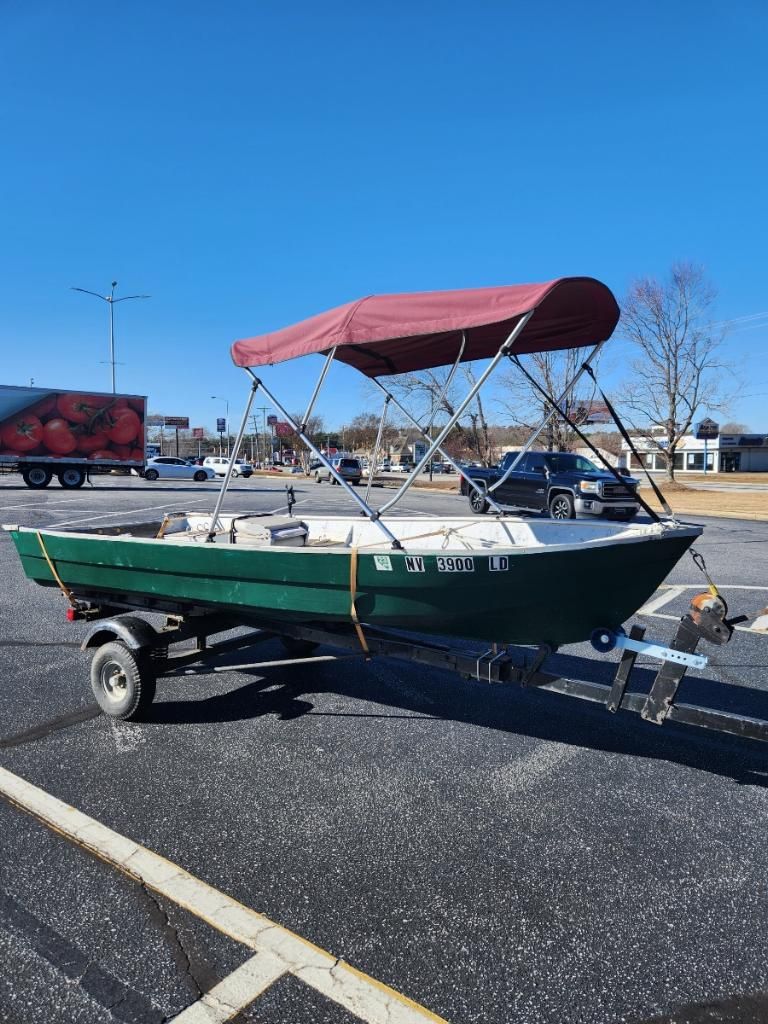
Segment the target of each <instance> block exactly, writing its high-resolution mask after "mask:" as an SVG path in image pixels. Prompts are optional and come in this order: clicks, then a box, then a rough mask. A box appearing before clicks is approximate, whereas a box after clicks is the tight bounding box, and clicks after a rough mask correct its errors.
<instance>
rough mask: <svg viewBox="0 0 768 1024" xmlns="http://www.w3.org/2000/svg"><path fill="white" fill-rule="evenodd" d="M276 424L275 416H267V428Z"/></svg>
mask: <svg viewBox="0 0 768 1024" xmlns="http://www.w3.org/2000/svg"><path fill="white" fill-rule="evenodd" d="M276 423H277V416H267V426H268V427H274V426H275V424H276Z"/></svg>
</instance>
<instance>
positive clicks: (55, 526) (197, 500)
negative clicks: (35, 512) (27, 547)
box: [46, 497, 209, 530]
mask: <svg viewBox="0 0 768 1024" xmlns="http://www.w3.org/2000/svg"><path fill="white" fill-rule="evenodd" d="M208 500H209V498H208V497H205V498H195V500H194V501H186V502H185V504H186V505H199V504H200V503H201V502H203V501H208ZM177 504H178V502H175V501H165V502H163V504H162V505H147V506H146V507H145V508H126V509H123V510H122V511H121V512H105V513H104V514H103V515H100V516H86V517H85V518H84V519H66V520H65V521H64V522H62V523H53V524H52V525H51V526H47V527H46V529H47V530H60V529H61V527H62V526H74V525H75V524H76V523H92V522H94V521H95V520H96V519H114V517H115V516H128V515H135V513H137V512H157V511H159V510H160V509H163V508H170V507H171V506H172V505H177Z"/></svg>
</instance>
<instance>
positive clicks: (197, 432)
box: [192, 427, 205, 438]
mask: <svg viewBox="0 0 768 1024" xmlns="http://www.w3.org/2000/svg"><path fill="white" fill-rule="evenodd" d="M192 437H194V438H202V437H205V427H192Z"/></svg>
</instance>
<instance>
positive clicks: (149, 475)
mask: <svg viewBox="0 0 768 1024" xmlns="http://www.w3.org/2000/svg"><path fill="white" fill-rule="evenodd" d="M159 476H160V474H159V473H158V472H157V470H156V469H145V470H144V479H145V480H157V478H158V477H159Z"/></svg>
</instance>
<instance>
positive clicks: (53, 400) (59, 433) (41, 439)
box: [0, 385, 146, 466]
mask: <svg viewBox="0 0 768 1024" xmlns="http://www.w3.org/2000/svg"><path fill="white" fill-rule="evenodd" d="M145 416H146V399H145V398H142V397H140V396H138V395H111V394H103V393H101V394H100V393H98V392H91V391H52V390H49V389H45V388H34V387H30V388H21V387H6V386H2V385H0V460H3V461H6V462H7V461H13V462H24V463H25V464H26V463H35V462H42V463H44V462H46V461H47V460H51V461H53V460H55V461H56V463H58V464H59V466H60V464H61V462H62V460H64V461H65V462H81V463H86V462H87V463H89V464H90V465H91V466H92V465H93V464H94V463H98V462H105V463H113V464H124V465H125V464H127V465H136V466H143V464H144V442H145V436H144V431H145Z"/></svg>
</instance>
